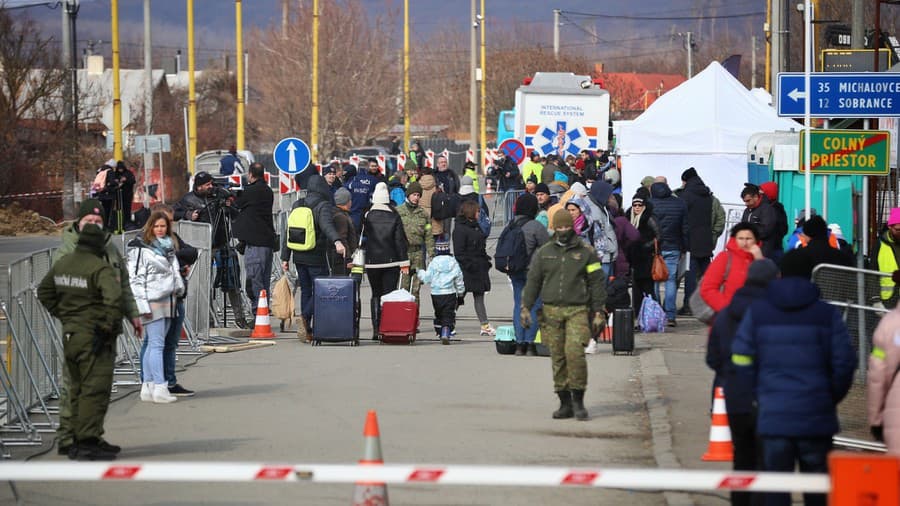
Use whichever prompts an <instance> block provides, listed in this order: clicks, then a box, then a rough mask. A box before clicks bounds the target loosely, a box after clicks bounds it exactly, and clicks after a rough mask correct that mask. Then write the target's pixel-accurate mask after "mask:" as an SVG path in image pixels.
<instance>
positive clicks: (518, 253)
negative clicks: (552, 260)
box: [494, 221, 529, 274]
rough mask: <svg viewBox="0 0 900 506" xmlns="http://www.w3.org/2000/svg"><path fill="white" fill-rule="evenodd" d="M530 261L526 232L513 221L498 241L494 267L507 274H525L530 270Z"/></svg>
mask: <svg viewBox="0 0 900 506" xmlns="http://www.w3.org/2000/svg"><path fill="white" fill-rule="evenodd" d="M528 260H529V258H528V250H527V247H526V246H525V232H524V231H523V230H522V227H521V226H519V225H518V224H517V223H516V222H515V221H511V222H509V225H507V226H506V228H504V229H503V232H501V233H500V239H498V240H497V250H496V253H494V267H496V268H497V270H498V271H500V272H503V273H506V274H513V273H518V272H525V271H526V270H527V269H528Z"/></svg>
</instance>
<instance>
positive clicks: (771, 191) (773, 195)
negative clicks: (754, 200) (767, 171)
mask: <svg viewBox="0 0 900 506" xmlns="http://www.w3.org/2000/svg"><path fill="white" fill-rule="evenodd" d="M759 189H760V190H761V191H762V192H763V193H765V194H766V197H769V200H770V201H772V202H775V201H776V200H778V183H776V182H775V181H766V182H765V183H763V184H761V185H759Z"/></svg>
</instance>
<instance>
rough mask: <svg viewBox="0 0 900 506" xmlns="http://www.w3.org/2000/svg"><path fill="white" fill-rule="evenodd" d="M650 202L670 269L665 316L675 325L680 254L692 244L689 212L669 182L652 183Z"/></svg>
mask: <svg viewBox="0 0 900 506" xmlns="http://www.w3.org/2000/svg"><path fill="white" fill-rule="evenodd" d="M650 195H651V196H652V199H651V203H652V204H653V217H654V218H656V221H657V223H659V232H660V233H659V235H660V237H659V240H658V244H659V253H660V254H661V255H662V257H663V260H664V261H665V262H666V267H667V268H668V270H669V278H668V279H667V280H666V281H665V282H664V283H665V290H666V296H665V299H663V309H664V310H665V311H666V319H667V320H668V325H669V326H670V327H674V326H675V292H676V291H677V289H678V281H676V274H677V271H678V263H679V262H680V261H681V255H682V254H683V253H684V252H685V251H687V247H688V245H689V244H690V239H689V236H688V232H689V228H688V224H689V222H688V212H687V205H686V204H685V203H684V201H683V200H681V199H679V198H678V197H676V196H674V195H672V190H671V189H670V188H669V185H668V184H667V183H663V182H657V183H653V184H652V185H651V186H650ZM660 284H662V282H659V283H657V285H656V286H657V289H656V296H657V299H659V285H660Z"/></svg>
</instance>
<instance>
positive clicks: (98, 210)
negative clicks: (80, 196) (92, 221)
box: [78, 199, 103, 221]
mask: <svg viewBox="0 0 900 506" xmlns="http://www.w3.org/2000/svg"><path fill="white" fill-rule="evenodd" d="M89 214H96V215H97V216H100V217H101V218H102V217H103V204H101V203H100V201H99V200H97V199H87V200H85V201H83V202H82V203H81V207H79V208H78V221H81V219H82V218H84V217H85V216H87V215H89Z"/></svg>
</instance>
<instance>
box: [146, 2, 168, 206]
mask: <svg viewBox="0 0 900 506" xmlns="http://www.w3.org/2000/svg"><path fill="white" fill-rule="evenodd" d="M150 35H151V32H150V0H144V88H145V90H144V91H145V93H146V95H145V96H144V133H145V134H146V135H150V133H151V132H152V131H153V61H152V58H153V47H152V46H151V45H150V42H151V37H150ZM152 165H153V155H152V154H150V153H149V152H147V151H146V150H145V152H144V188H146V187H147V185H148V184H150V181H149V180H148V178H147V176H148V175H149V174H150V172H149V171H150V169H151V168H152ZM163 179H164V175H163V174H160V181H162V180H163ZM163 184H164V183H163ZM143 195H144V206H147V205H148V204H149V203H150V198H149V196H148V195H147V192H146V190H145V191H144V192H143Z"/></svg>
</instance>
